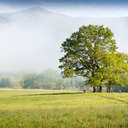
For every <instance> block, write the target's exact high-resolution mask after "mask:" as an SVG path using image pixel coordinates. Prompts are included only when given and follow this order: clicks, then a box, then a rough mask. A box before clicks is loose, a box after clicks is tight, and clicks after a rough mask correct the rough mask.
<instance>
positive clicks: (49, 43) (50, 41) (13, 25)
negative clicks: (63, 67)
mask: <svg viewBox="0 0 128 128" xmlns="http://www.w3.org/2000/svg"><path fill="white" fill-rule="evenodd" d="M88 24H95V25H96V24H98V25H105V26H107V27H110V28H111V29H112V31H113V32H114V34H115V39H116V41H117V45H118V47H119V50H120V51H123V52H128V50H127V47H128V45H127V33H128V30H127V29H126V28H127V27H128V18H127V17H115V18H114V17H113V18H112V17H111V18H91V17H71V16H66V15H63V14H59V13H55V12H51V11H48V10H46V9H43V8H37V7H35V8H29V9H24V10H22V11H17V12H13V13H3V14H2V13H1V14H0V71H3V72H4V71H5V72H6V71H8V72H10V71H18V72H19V71H38V72H39V71H42V70H44V69H47V68H54V69H57V68H58V65H59V61H58V59H59V58H60V57H61V55H62V53H61V49H60V45H61V43H62V42H63V41H64V40H65V39H66V38H68V37H70V35H71V33H72V32H74V31H77V30H78V28H79V27H80V26H81V25H88Z"/></svg>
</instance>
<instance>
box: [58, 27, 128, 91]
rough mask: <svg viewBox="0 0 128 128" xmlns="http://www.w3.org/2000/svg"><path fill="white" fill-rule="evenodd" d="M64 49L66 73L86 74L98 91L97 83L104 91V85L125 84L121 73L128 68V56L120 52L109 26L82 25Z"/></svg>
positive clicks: (63, 69) (69, 74) (62, 63)
mask: <svg viewBox="0 0 128 128" xmlns="http://www.w3.org/2000/svg"><path fill="white" fill-rule="evenodd" d="M61 49H62V51H63V52H64V56H63V57H62V58H60V60H59V61H60V63H61V65H60V66H59V68H61V69H62V71H63V74H64V76H65V77H73V76H82V77H84V78H85V80H86V84H90V85H91V86H92V87H93V91H94V92H95V91H96V87H97V90H98V91H102V86H105V85H106V86H107V87H111V85H113V84H116V83H118V84H120V85H122V84H123V82H121V75H123V74H125V75H126V72H127V70H128V66H127V62H126V58H127V57H126V55H125V54H121V53H119V52H117V46H116V41H115V40H114V34H113V33H112V31H111V30H110V29H109V28H108V27H104V26H103V25H102V26H98V25H88V26H82V27H80V28H79V30H78V31H77V32H74V33H73V34H72V35H71V37H70V38H67V39H66V41H64V42H63V43H62V45H61ZM109 91H110V90H109Z"/></svg>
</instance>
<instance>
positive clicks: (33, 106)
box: [0, 90, 128, 128]
mask: <svg viewBox="0 0 128 128" xmlns="http://www.w3.org/2000/svg"><path fill="white" fill-rule="evenodd" d="M0 128H128V94H127V93H110V94H107V93H95V94H93V93H85V94H84V93H75V92H74V93H69V92H67V93H66V92H59V91H58V92H57V91H56V92H51V91H47V92H46V91H32V90H31V91H25V90H24V91H18V90H15V91H13V90H12V91H0Z"/></svg>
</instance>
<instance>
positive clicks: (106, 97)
mask: <svg viewBox="0 0 128 128" xmlns="http://www.w3.org/2000/svg"><path fill="white" fill-rule="evenodd" d="M99 97H102V98H105V99H108V100H113V101H117V102H120V103H124V104H128V102H127V101H124V100H121V99H117V98H114V97H108V96H99Z"/></svg>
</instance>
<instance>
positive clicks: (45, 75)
mask: <svg viewBox="0 0 128 128" xmlns="http://www.w3.org/2000/svg"><path fill="white" fill-rule="evenodd" d="M0 88H15V89H21V88H22V89H51V90H63V89H71V90H83V89H86V90H87V91H88V90H89V89H90V86H89V85H86V84H85V81H84V80H83V79H82V78H81V77H74V78H63V76H62V75H61V73H59V72H57V71H56V70H53V69H47V70H45V71H43V72H41V73H14V74H12V73H1V74H0ZM112 90H113V92H128V88H122V87H121V86H113V88H112Z"/></svg>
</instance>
